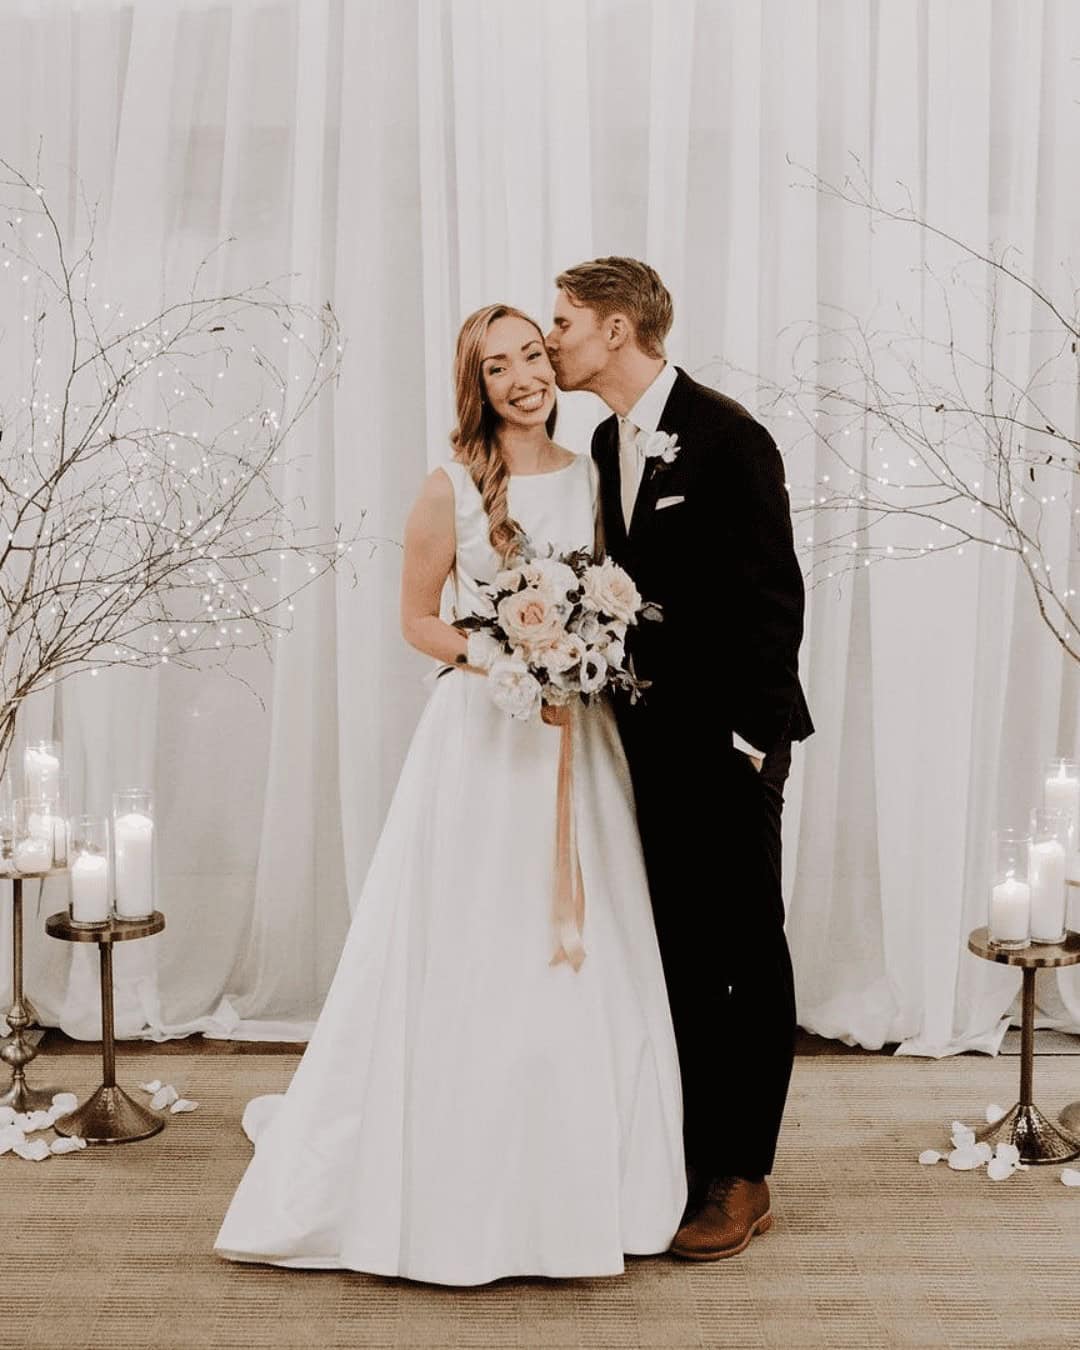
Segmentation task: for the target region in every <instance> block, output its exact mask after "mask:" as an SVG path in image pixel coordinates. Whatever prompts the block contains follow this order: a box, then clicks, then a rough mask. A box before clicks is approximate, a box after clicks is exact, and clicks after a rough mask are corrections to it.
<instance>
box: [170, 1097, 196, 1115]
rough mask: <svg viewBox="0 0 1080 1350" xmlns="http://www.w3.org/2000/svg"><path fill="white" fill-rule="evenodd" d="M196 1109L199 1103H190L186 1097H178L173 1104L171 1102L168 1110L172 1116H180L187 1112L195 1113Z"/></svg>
mask: <svg viewBox="0 0 1080 1350" xmlns="http://www.w3.org/2000/svg"><path fill="white" fill-rule="evenodd" d="M198 1109H199V1103H198V1102H190V1101H188V1099H187V1098H186V1097H179V1098H178V1099H177V1100H176V1101H175V1102H173V1104H172V1106H170V1107H169V1110H170V1111H171V1112H172V1114H173V1115H174V1116H178V1115H181V1114H182V1113H185V1112H187V1111H197V1110H198Z"/></svg>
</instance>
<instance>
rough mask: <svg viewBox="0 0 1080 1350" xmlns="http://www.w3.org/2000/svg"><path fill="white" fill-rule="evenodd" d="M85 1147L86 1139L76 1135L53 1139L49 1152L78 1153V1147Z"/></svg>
mask: <svg viewBox="0 0 1080 1350" xmlns="http://www.w3.org/2000/svg"><path fill="white" fill-rule="evenodd" d="M85 1147H86V1140H85V1139H80V1138H79V1137H78V1136H77V1135H74V1136H72V1138H70V1139H54V1140H53V1141H52V1147H51V1149H50V1152H52V1153H78V1152H79V1150H80V1149H84V1148H85Z"/></svg>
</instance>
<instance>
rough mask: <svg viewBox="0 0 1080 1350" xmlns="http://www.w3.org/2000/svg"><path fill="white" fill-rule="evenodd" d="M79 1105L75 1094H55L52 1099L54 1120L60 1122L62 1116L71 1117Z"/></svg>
mask: <svg viewBox="0 0 1080 1350" xmlns="http://www.w3.org/2000/svg"><path fill="white" fill-rule="evenodd" d="M78 1104H79V1099H78V1097H76V1096H75V1094H74V1092H57V1093H55V1094H54V1095H53V1099H52V1107H51V1108H50V1110H51V1111H52V1117H53V1119H54V1120H58V1119H59V1118H60V1117H61V1116H69V1115H71V1113H72V1111H74V1110H75V1108H76V1107H77V1106H78Z"/></svg>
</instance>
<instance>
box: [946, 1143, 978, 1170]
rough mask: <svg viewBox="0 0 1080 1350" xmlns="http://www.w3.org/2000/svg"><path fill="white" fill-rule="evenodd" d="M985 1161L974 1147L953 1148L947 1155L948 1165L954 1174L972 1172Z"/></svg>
mask: <svg viewBox="0 0 1080 1350" xmlns="http://www.w3.org/2000/svg"><path fill="white" fill-rule="evenodd" d="M985 1161H986V1159H985V1158H984V1157H983V1155H982V1154H981V1153H980V1152H978V1151H977V1150H976V1149H975V1147H974V1146H971V1147H969V1148H954V1149H953V1151H952V1152H951V1153H950V1154H949V1158H948V1163H949V1166H950V1167H951V1168H952V1170H953V1171H954V1172H972V1171H974V1170H975V1168H976V1167H981V1166H982V1165H983V1163H984V1162H985Z"/></svg>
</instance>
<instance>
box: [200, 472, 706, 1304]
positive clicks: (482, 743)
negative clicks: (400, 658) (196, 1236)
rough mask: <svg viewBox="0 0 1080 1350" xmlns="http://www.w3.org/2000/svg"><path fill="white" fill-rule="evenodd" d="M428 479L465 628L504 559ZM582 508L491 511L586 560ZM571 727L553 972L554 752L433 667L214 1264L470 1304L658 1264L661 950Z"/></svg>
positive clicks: (665, 1014) (252, 1127) (595, 729)
mask: <svg viewBox="0 0 1080 1350" xmlns="http://www.w3.org/2000/svg"><path fill="white" fill-rule="evenodd" d="M447 473H448V474H449V475H450V478H451V480H452V482H453V485H454V490H455V497H456V511H455V517H456V526H457V564H456V576H455V586H456V595H457V601H456V612H457V616H458V617H461V616H462V615H463V614H465V613H466V612H469V611H470V610H472V609H473V608H474V606H475V601H476V596H477V591H476V587H475V579H481V580H483V579H488V578H491V577H492V576H494V574H495V572H496V571H497V570H498V567H499V565H500V564H499V562H498V559H497V557H496V555H495V553H494V551H493V550H492V549H491V546H490V544H489V542H488V538H487V519H486V517H485V515H484V510H483V507H482V504H481V501H480V496H479V493H478V492H477V490H476V488H475V486H474V485H473V483H472V480H471V479H470V477H469V475H468V473H467V472H466V470H465V469H464V468H462V467H461V466H460V465H457V464H450V465H448V466H447ZM595 494H596V486H595V476H594V471H593V466H592V463H591V461H590V460H589V459H588V458H586V457H584V456H580V457H578V458H577V459H575V460H574V462H573V463H571V464H570V465H568V466H567V467H566V468H563V469H560V470H556V471H554V472H552V473H546V474H541V475H534V476H514V477H513V478H512V479H511V482H510V486H509V504H510V510H511V514H512V516H513V517H514V518H515V519H516V520H517V521H518V522H519V523H520V524H521V525H522V527H523V528H524V529H525V530H526V531H527V532H528V534H529V535H530V537H531V538H532V540H533V542H534V543H536V544H542V543H548V542H551V543H553V544H555V545H556V547H557V548H558V549H559V550H565V549H570V548H578V547H582V546H586V547H591V546H592V541H593V520H594V503H595ZM574 718H575V722H574V805H575V820H576V828H577V843H578V851H579V856H580V860H581V869H582V876H583V879H584V889H585V924H584V945H585V950H586V953H587V955H586V958H585V962H584V965H583V966H582V967H581V969H580V970H579V971H577V972H575V971H574V970H573V969H572V968H571V967H570V966H569V965H567V964H565V963H563V964H560V965H556V966H552V965H550V964H549V962H550V959H551V956H552V953H553V951H554V949H555V942H554V935H553V929H552V922H551V910H552V892H553V885H554V880H553V878H554V858H555V845H554V840H555V808H556V772H557V763H558V751H559V737H560V733H559V731H558V729H557V728H553V727H549V726H547V725H545V724H544V723H542V722H541V721H540V720H539V719H536V720H533V721H527V722H521V721H514V720H512V719H510V718H509V717H508V716H507V715H506V714H505V713H503V712H501V711H499V710H498V709H497V708H496V707H495V706H494V705H493V703H492V702H491V700H490V697H489V695H488V691H487V689H486V687H485V681H484V679H483V678H482V677H480V676H477V675H472V674H469V673H467V672H463V671H453V672H451V673H449V674H447V675H445V676H443V677H442V678H440V679H439V680H438V681H437V682H436V684H435V687H434V689H433V691H432V694H431V698H430V701H429V702H428V704H427V707H426V709H425V711H424V713H423V715H422V717H421V720H420V723H419V726H418V727H417V731H416V735H415V737H414V739H413V742H412V745H411V748H410V750H409V754H408V757H407V759H406V762H405V767H404V769H403V770H402V774H401V779H400V782H399V784H398V787H397V791H396V794H395V796H394V800H393V803H392V805H391V807H390V812H389V815H388V816H387V820H386V824H385V827H384V829H383V833H382V836H381V838H380V841H379V844H378V847H377V849H376V852H375V856H374V859H373V861H372V864H371V869H370V871H369V873H368V877H367V880H366V882H365V885H364V889H363V893H362V894H361V896H360V899H359V901H358V904H357V908H356V913H355V916H354V918H353V922H352V927H351V929H350V932H349V935H348V939H347V941H346V943H345V947H344V950H343V951H342V955H341V961H340V964H339V966H338V969H337V973H336V975H335V977H334V981H333V984H332V986H331V988H330V992H329V994H328V995H327V998H326V1003H325V1005H324V1007H323V1011H322V1015H321V1016H320V1018H319V1022H318V1025H317V1027H316V1029H315V1033H314V1036H313V1037H312V1040H311V1043H310V1045H309V1046H308V1048H307V1051H306V1053H305V1055H304V1057H303V1059H302V1060H301V1062H300V1065H299V1067H298V1068H297V1071H296V1074H295V1076H294V1078H293V1080H292V1083H291V1085H290V1087H289V1090H288V1092H287V1093H286V1094H285V1095H284V1096H283V1097H281V1096H277V1097H260V1098H256V1099H255V1101H254V1102H252V1103H250V1104H249V1106H248V1109H247V1111H246V1112H245V1116H244V1128H245V1129H246V1130H247V1132H248V1134H249V1136H251V1137H252V1138H253V1139H254V1140H255V1155H254V1158H253V1159H252V1161H251V1163H250V1165H249V1166H248V1169H247V1171H246V1173H245V1175H244V1177H243V1179H242V1180H241V1182H240V1185H239V1188H238V1189H237V1191H236V1194H235V1195H234V1197H233V1200H232V1203H231V1205H230V1207H229V1210H228V1213H227V1214H226V1216H225V1221H224V1223H223V1225H222V1228H221V1231H220V1233H219V1234H218V1237H217V1241H216V1244H215V1248H216V1250H217V1251H218V1253H219V1254H220V1255H222V1256H224V1257H227V1258H229V1259H231V1260H237V1261H263V1262H272V1263H274V1264H277V1265H283V1266H302V1267H318V1268H333V1269H349V1270H361V1271H368V1272H371V1273H374V1274H379V1275H400V1276H406V1277H408V1278H410V1279H414V1280H423V1281H430V1282H433V1283H438V1284H448V1285H471V1284H482V1283H486V1282H487V1281H489V1280H494V1279H498V1278H500V1277H501V1276H510V1275H546V1276H590V1275H611V1274H617V1273H619V1272H621V1271H622V1269H623V1254H624V1253H638V1254H645V1253H652V1252H661V1251H664V1250H666V1248H667V1246H668V1244H669V1242H670V1240H671V1238H672V1237H673V1235H674V1233H675V1230H676V1228H677V1227H678V1224H679V1220H680V1218H681V1215H682V1210H683V1206H684V1203H685V1199H686V1179H685V1174H684V1170H683V1153H682V1107H681V1098H680V1087H679V1073H678V1064H677V1059H676V1050H675V1041H674V1036H673V1034H672V1029H671V1019H670V1013H669V1010H668V1004H667V995H666V991H665V987H664V979H663V973H662V969H661V964H660V954H659V951H658V948H657V944H656V935H655V932H654V929H653V921H652V913H651V910H650V907H649V898H648V893H647V890H646V882H645V872H644V865H643V862H642V857H641V847H640V844H639V841H638V837H637V832H636V827H635V823H634V816H633V807H632V799H631V791H630V785H629V778H628V775H627V770H626V763H625V760H624V757H623V752H622V747H621V745H620V743H619V740H618V736H617V732H616V729H615V723H614V719H613V717H612V714H611V711H610V709H609V708H607V707H606V705H593V706H591V707H589V708H583V707H579V708H577V709H576V710H575V713H574Z"/></svg>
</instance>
